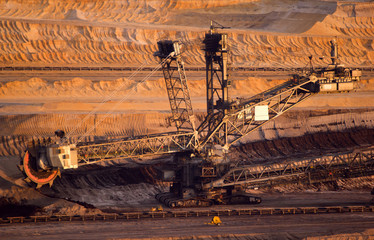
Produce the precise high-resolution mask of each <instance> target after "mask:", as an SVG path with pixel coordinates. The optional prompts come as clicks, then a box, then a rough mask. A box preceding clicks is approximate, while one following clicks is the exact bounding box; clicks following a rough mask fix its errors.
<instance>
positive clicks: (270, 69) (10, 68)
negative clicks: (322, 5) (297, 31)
mask: <svg viewBox="0 0 374 240" xmlns="http://www.w3.org/2000/svg"><path fill="white" fill-rule="evenodd" d="M350 68H355V69H359V70H361V71H364V72H369V73H370V72H374V67H372V66H367V67H361V66H360V67H356V66H351V67H350ZM304 69H305V68H302V67H295V68H279V67H278V68H277V67H230V68H229V70H234V71H255V72H299V71H303V70H304ZM137 70H138V67H69V66H66V67H47V66H46V67H26V66H23V67H22V66H18V67H15V66H3V67H0V72H17V71H34V72H38V71H42V72H52V71H63V72H70V71H112V72H122V71H137ZM153 70H154V66H149V67H144V68H142V71H153ZM185 70H186V71H205V70H206V69H205V67H186V68H185Z"/></svg>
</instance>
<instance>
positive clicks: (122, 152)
mask: <svg viewBox="0 0 374 240" xmlns="http://www.w3.org/2000/svg"><path fill="white" fill-rule="evenodd" d="M195 144H196V139H195V135H194V134H193V133H170V134H161V135H155V136H143V137H139V138H138V139H131V140H122V141H114V142H109V143H101V144H89V145H83V146H78V147H77V151H78V164H79V165H86V164H93V163H98V162H103V161H109V160H119V159H126V158H140V157H146V156H154V155H161V154H167V153H176V152H184V151H189V150H191V149H193V148H194V145H195Z"/></svg>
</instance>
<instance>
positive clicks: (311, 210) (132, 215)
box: [0, 206, 374, 224]
mask: <svg viewBox="0 0 374 240" xmlns="http://www.w3.org/2000/svg"><path fill="white" fill-rule="evenodd" d="M354 212H356V213H357V212H360V213H361V212H374V206H330V207H285V208H247V209H224V210H195V211H159V212H146V211H145V212H125V213H112V214H102V215H74V216H69V215H52V216H50V215H44V216H43V215H42V216H28V217H7V218H0V224H20V223H46V222H72V221H81V222H85V221H128V220H140V219H164V218H188V217H207V216H208V217H209V216H243V215H297V214H329V213H354Z"/></svg>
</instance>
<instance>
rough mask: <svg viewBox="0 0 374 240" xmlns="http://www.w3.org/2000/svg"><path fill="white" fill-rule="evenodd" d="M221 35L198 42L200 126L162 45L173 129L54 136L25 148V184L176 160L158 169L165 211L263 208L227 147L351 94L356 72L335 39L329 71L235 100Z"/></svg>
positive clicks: (181, 72)
mask: <svg viewBox="0 0 374 240" xmlns="http://www.w3.org/2000/svg"><path fill="white" fill-rule="evenodd" d="M220 31H222V30H218V29H217V28H216V27H214V26H213V25H212V26H211V28H210V30H209V32H207V33H206V34H205V38H204V40H203V44H204V48H203V50H204V51H205V62H206V66H205V68H206V103H207V113H206V116H205V119H204V120H203V121H202V122H201V123H200V124H199V125H197V122H196V119H195V117H194V113H193V110H192V104H191V99H190V94H189V89H188V85H187V77H186V74H185V69H184V62H183V60H182V57H181V55H182V53H181V44H180V42H178V41H171V40H163V41H159V42H158V51H157V52H156V53H155V54H154V55H155V56H156V57H158V59H160V65H161V67H162V71H163V75H164V78H165V83H166V88H167V93H168V97H169V102H170V107H171V117H170V121H171V122H173V123H174V124H175V127H176V129H177V131H175V132H168V133H162V134H157V135H147V136H138V137H135V138H134V137H133V138H131V139H120V140H111V141H108V142H101V143H84V142H81V143H78V144H68V143H67V141H66V139H65V138H64V136H63V132H62V131H59V132H57V134H58V135H59V136H60V137H61V142H60V143H50V142H34V143H32V144H30V145H29V148H28V150H27V151H26V153H25V155H24V158H23V160H22V163H21V165H20V169H21V170H22V172H23V173H24V174H25V176H26V180H27V181H28V182H31V183H34V184H36V186H37V187H38V188H39V187H41V186H43V185H45V184H49V185H52V183H53V180H54V179H55V178H56V177H57V176H60V174H61V172H63V170H64V169H74V168H79V167H80V166H83V165H87V164H94V163H98V162H103V161H111V160H117V159H125V158H142V157H145V156H155V155H157V154H174V156H175V157H174V162H173V164H170V166H168V169H164V170H162V171H161V173H162V175H163V178H164V180H165V181H170V182H172V185H171V187H170V191H169V192H167V193H160V194H158V195H157V196H156V198H157V199H158V200H159V201H161V202H162V203H164V204H165V205H167V206H169V207H191V206H210V205H212V204H230V203H260V202H261V198H260V197H257V196H250V195H248V194H246V193H245V189H244V186H245V184H248V183H249V180H248V179H249V176H250V168H249V167H246V166H237V165H235V164H234V163H232V162H231V161H230V159H228V151H229V149H230V147H231V146H233V145H234V144H239V143H240V141H241V140H243V138H244V137H246V136H248V134H249V133H251V132H253V131H255V130H256V129H258V128H259V127H261V126H263V125H264V124H266V123H267V122H269V121H271V120H273V119H275V118H277V117H278V116H280V115H282V114H283V113H284V112H286V111H288V110H289V109H291V108H293V107H294V106H296V105H297V104H299V103H301V102H303V101H305V100H306V99H308V98H310V97H312V96H314V95H316V94H318V93H320V92H339V91H350V90H354V89H355V88H356V86H357V83H358V82H359V81H360V77H361V71H359V70H351V69H347V68H344V67H342V66H340V65H339V61H338V55H337V44H336V43H335V41H332V42H331V46H332V51H331V59H332V64H330V65H329V66H328V67H326V68H323V69H318V70H313V71H311V72H309V73H307V74H297V75H294V76H292V78H291V79H290V80H289V81H286V82H284V83H282V84H280V85H278V86H276V87H273V88H271V89H269V90H267V91H265V92H262V93H260V94H257V95H255V96H252V97H249V98H235V99H232V98H230V96H229V92H230V91H229V89H230V85H231V82H232V80H231V79H230V78H229V73H228V71H229V68H228V59H229V48H230V47H229V40H228V35H227V33H222V32H220ZM234 81H235V80H234ZM64 139H65V141H64ZM235 174H237V175H235ZM252 175H253V174H252ZM247 176H248V177H247ZM253 176H254V175H253Z"/></svg>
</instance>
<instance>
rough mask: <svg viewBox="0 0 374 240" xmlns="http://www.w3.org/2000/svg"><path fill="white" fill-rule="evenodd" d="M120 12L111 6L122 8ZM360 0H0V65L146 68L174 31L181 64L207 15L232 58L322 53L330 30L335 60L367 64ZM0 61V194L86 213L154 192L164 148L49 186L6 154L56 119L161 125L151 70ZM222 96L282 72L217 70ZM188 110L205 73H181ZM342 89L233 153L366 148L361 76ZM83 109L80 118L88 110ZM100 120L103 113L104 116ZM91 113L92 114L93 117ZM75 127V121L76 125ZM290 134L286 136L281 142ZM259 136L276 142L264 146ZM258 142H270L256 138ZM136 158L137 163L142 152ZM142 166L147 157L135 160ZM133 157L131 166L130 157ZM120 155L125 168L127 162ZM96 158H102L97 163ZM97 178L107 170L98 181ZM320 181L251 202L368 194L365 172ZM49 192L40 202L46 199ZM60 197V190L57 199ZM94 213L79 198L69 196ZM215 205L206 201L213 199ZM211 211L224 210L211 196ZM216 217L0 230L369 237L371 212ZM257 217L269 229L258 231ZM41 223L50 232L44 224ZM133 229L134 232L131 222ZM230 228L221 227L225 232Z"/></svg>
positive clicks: (116, 126) (271, 82)
mask: <svg viewBox="0 0 374 240" xmlns="http://www.w3.org/2000/svg"><path fill="white" fill-rule="evenodd" d="M124 9H125V10H124ZM373 13H374V3H373V2H372V1H350V2H345V1H323V0H318V1H306V0H300V1H296V0H281V1H276V2H274V1H270V0H230V1H218V0H203V1H195V0H191V1H179V0H178V1H177V0H170V1H165V0H152V1H137V0H124V1H105V2H103V1H99V0H98V1H90V2H85V1H84V2H75V1H69V0H64V1H61V0H46V1H43V2H40V3H39V2H37V1H26V2H22V3H20V2H19V1H15V0H9V1H3V2H1V3H0V65H1V66H13V67H14V66H21V67H22V66H25V67H28V66H37V67H45V66H56V67H61V66H66V67H89V66H100V67H103V66H111V67H124V66H125V67H141V66H143V67H144V66H147V67H155V66H156V65H157V63H158V60H157V59H156V58H155V57H153V53H154V52H155V51H156V46H157V44H156V43H157V41H158V40H161V39H173V40H175V39H177V40H180V41H181V43H182V45H183V52H184V54H183V58H184V61H185V64H186V66H194V67H202V66H204V53H203V50H202V45H201V41H202V39H203V38H204V34H205V32H206V31H207V29H208V27H209V23H210V20H215V21H217V22H219V23H220V24H222V25H224V26H227V27H231V28H230V29H225V31H226V32H227V33H228V36H229V39H230V49H231V54H230V56H229V60H230V62H231V66H233V67H285V68H287V67H304V66H307V64H308V61H309V59H308V56H310V55H312V56H313V65H314V66H315V67H317V66H325V65H326V64H327V63H329V62H330V59H329V57H326V56H329V54H330V46H329V41H330V40H331V39H333V38H337V42H338V44H339V46H340V48H339V54H340V57H341V58H340V60H341V63H342V64H344V65H346V66H351V67H369V68H370V67H373V65H374V42H373V37H374V31H373V29H374V28H373V25H374V14H373ZM147 74H148V73H147V72H145V71H141V72H139V74H138V75H136V76H132V73H131V72H119V73H118V72H116V73H113V72H100V73H97V72H84V73H82V72H48V73H45V72H32V71H20V72H10V71H0V186H1V187H0V197H4V198H6V199H12V201H15V202H18V203H21V202H22V203H24V204H27V205H37V206H39V207H42V208H43V209H42V211H43V212H44V213H47V214H52V213H53V214H72V215H74V214H89V213H100V211H101V210H100V209H102V210H105V211H122V210H131V209H132V210H134V209H149V208H150V207H152V206H154V205H156V204H158V203H157V202H156V201H155V200H154V198H153V195H154V194H155V193H157V192H159V191H161V190H165V189H166V184H164V183H161V182H159V181H158V180H157V179H155V178H154V175H155V173H154V168H153V166H152V165H154V164H156V163H157V164H160V162H161V163H162V162H167V161H170V158H162V159H156V160H154V159H153V160H149V159H146V160H142V161H143V162H141V163H142V166H141V167H139V166H137V167H136V168H134V167H133V166H134V162H131V161H127V162H126V161H124V162H110V163H108V164H107V165H106V166H107V168H105V169H103V168H102V167H103V166H96V168H95V167H94V168H93V169H84V170H83V172H84V174H80V173H76V174H74V173H69V174H66V175H64V176H63V178H62V179H60V180H58V181H56V185H55V186H54V188H52V189H48V188H46V189H44V188H43V189H42V191H40V192H38V191H36V190H33V189H30V188H29V187H28V186H27V185H26V184H25V182H24V181H23V180H22V179H23V176H22V175H21V173H20V172H19V171H18V169H17V164H18V162H19V159H20V157H22V154H23V152H24V150H25V149H26V145H27V142H28V141H29V140H31V139H36V138H39V137H50V136H52V135H53V132H54V131H55V130H56V129H63V130H65V131H66V132H73V131H74V133H72V136H73V137H77V136H79V135H81V134H85V133H87V130H88V129H92V127H93V130H92V131H91V132H90V133H89V134H87V136H86V138H85V139H84V140H87V141H88V140H90V141H92V140H94V139H97V138H114V137H123V136H133V135H141V134H149V133H157V132H165V131H170V130H173V129H172V128H170V127H168V126H167V122H166V120H165V119H166V117H167V116H168V115H169V103H168V101H167V95H166V91H165V86H164V81H163V78H162V74H161V72H156V74H155V75H153V76H152V77H151V78H149V79H148V80H147V81H144V78H145V76H147ZM230 74H231V75H230V78H231V79H233V85H232V87H231V89H230V94H231V95H230V96H232V97H233V98H235V97H250V96H252V95H254V94H257V93H259V92H262V91H264V90H266V89H268V88H271V87H274V86H275V85H277V84H280V83H282V82H284V81H286V80H287V79H288V76H287V74H284V73H258V72H230ZM187 78H188V79H189V88H190V91H191V97H192V102H193V107H194V110H195V113H196V114H197V115H198V116H199V117H200V118H201V116H202V113H203V112H204V111H205V107H206V104H205V97H204V96H205V73H204V72H198V71H195V72H193V71H192V72H191V71H188V72H187ZM359 85H360V89H359V90H358V91H356V92H353V93H340V94H320V95H318V96H316V97H314V98H312V99H310V100H308V101H305V102H304V103H303V104H301V105H299V106H298V108H297V109H295V111H293V112H289V113H287V114H285V116H284V117H280V118H279V119H277V121H275V122H273V123H270V124H269V125H267V126H264V127H263V128H261V129H260V131H258V132H255V133H253V134H252V135H251V136H249V137H248V138H247V139H245V142H243V143H245V144H244V145H241V146H237V148H235V150H234V154H233V157H234V158H235V157H236V158H240V159H241V158H243V159H247V160H248V161H258V162H261V161H263V162H266V161H278V160H279V161H280V159H281V157H280V155H286V156H292V157H295V158H296V157H299V156H300V155H305V154H311V155H313V154H316V153H323V152H329V151H340V150H342V149H354V148H357V147H362V146H372V145H373V144H374V140H373V136H374V134H373V129H374V127H373V124H374V122H373V119H374V117H373V113H374V112H373V109H374V77H373V75H372V73H371V72H370V73H367V75H365V76H364V77H363V80H362V81H361V82H360V84H359ZM90 113H92V114H90ZM104 118H105V119H104ZM98 122H100V124H97V123H98ZM77 126H78V127H77ZM296 142H298V144H295V143H296ZM271 146H273V147H276V148H277V149H278V150H277V151H278V152H277V151H274V149H272V148H271ZM269 147H270V148H269ZM147 161H149V162H147ZM146 163H148V164H146ZM136 164H137V163H135V165H136ZM129 165H131V166H132V167H133V168H129ZM108 166H109V167H108ZM108 176H111V177H110V178H109V177H108ZM337 185H339V186H340V190H339V191H335V192H331V191H330V190H331V188H329V186H322V188H321V187H320V188H319V189H318V188H316V187H309V188H308V187H305V186H285V187H279V188H274V189H272V190H271V191H265V190H262V189H260V191H259V192H257V193H256V194H260V195H262V196H263V199H264V202H263V206H288V205H292V206H304V205H308V206H313V205H318V206H328V205H335V204H342V205H358V204H368V203H369V202H370V198H371V196H370V195H369V194H368V193H369V191H370V189H371V188H372V187H374V185H373V178H372V177H367V178H358V179H352V180H347V181H343V180H342V181H339V182H338V183H337ZM46 194H47V195H50V196H55V197H57V198H52V197H50V196H46ZM65 198H67V199H65ZM77 201H79V202H86V203H89V204H92V205H94V206H96V207H98V208H100V209H95V208H86V207H87V206H86V207H85V206H83V205H82V204H80V203H79V202H77ZM220 207H222V206H219V207H218V208H220ZM223 207H225V206H223ZM341 216H343V215H326V216H322V215H318V216H269V217H240V218H237V217H235V218H233V217H227V218H223V219H222V220H223V221H224V224H223V225H222V226H220V227H212V226H207V225H205V224H204V223H206V222H208V221H209V220H210V219H208V218H207V219H203V218H196V219H188V221H186V220H184V219H170V220H169V219H168V220H162V221H157V222H154V221H147V220H144V221H140V222H126V223H121V222H116V223H99V224H98V223H84V224H83V223H71V224H62V225H58V224H45V225H43V224H32V225H29V224H25V225H17V226H1V227H0V239H3V238H4V239H24V238H25V237H27V238H30V239H59V238H60V237H61V236H62V234H63V235H64V237H66V238H71V239H76V238H78V237H79V238H81V239H103V238H107V239H118V238H145V237H157V238H167V237H174V238H181V237H187V236H191V235H194V236H195V239H219V238H230V239H269V238H270V239H300V238H304V237H307V236H309V237H310V238H308V239H319V238H320V239H329V236H331V235H334V236H335V238H337V239H339V238H349V237H351V238H357V239H360V238H362V239H369V237H368V236H372V235H374V230H373V228H374V226H373V219H372V218H373V216H372V214H345V215H344V218H342V217H341ZM270 226H271V227H270ZM52 228H53V229H54V230H53V231H51V229H52ZM144 229H146V230H147V232H144ZM230 234H231V235H230Z"/></svg>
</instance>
